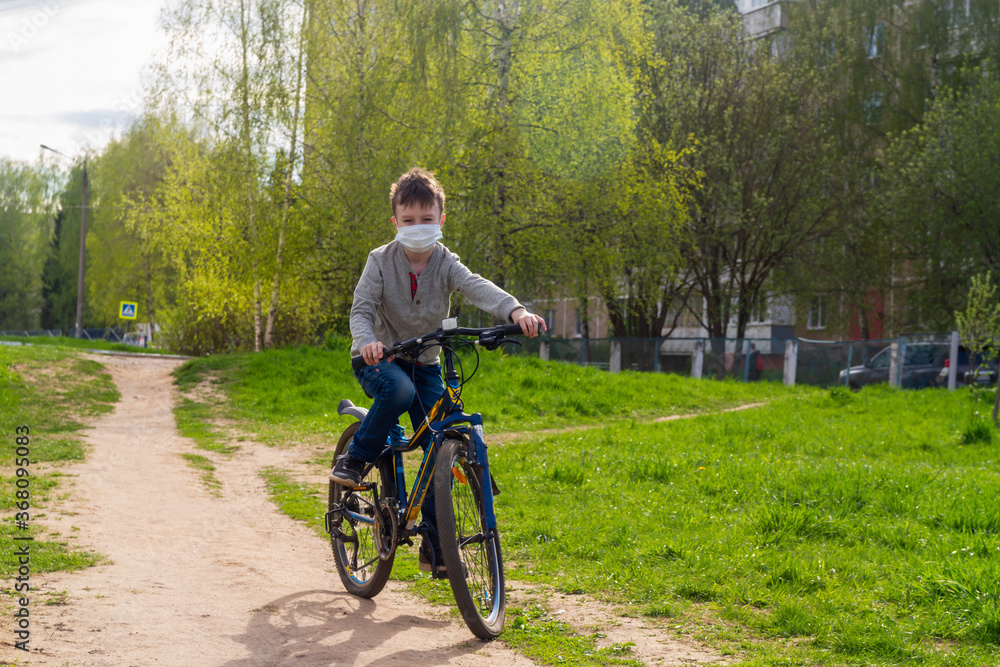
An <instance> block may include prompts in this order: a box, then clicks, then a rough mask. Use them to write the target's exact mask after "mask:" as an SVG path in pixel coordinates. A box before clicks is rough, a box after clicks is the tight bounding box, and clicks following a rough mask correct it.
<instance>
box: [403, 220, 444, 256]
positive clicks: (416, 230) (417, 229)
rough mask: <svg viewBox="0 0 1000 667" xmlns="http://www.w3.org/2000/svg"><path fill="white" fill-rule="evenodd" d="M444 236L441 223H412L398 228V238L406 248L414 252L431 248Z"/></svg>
mask: <svg viewBox="0 0 1000 667" xmlns="http://www.w3.org/2000/svg"><path fill="white" fill-rule="evenodd" d="M443 236H444V235H443V234H442V233H441V227H440V225H436V224H429V225H410V226H408V227H399V228H397V230H396V240H397V241H399V242H400V243H402V244H403V247H404V248H406V249H407V250H410V251H412V252H426V251H428V250H430V249H431V248H433V247H434V244H435V243H437V242H438V241H440V240H441V238H442V237H443Z"/></svg>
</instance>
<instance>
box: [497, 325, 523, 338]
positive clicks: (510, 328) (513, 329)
mask: <svg viewBox="0 0 1000 667" xmlns="http://www.w3.org/2000/svg"><path fill="white" fill-rule="evenodd" d="M498 328H499V329H500V331H502V332H503V335H504V336H515V335H518V334H521V335H523V334H524V332H523V331H521V325H520V324H504V325H503V326H501V327H498Z"/></svg>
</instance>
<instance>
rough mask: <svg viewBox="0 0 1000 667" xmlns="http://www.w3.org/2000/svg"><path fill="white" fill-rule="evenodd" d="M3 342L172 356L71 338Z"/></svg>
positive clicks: (7, 338) (19, 338)
mask: <svg viewBox="0 0 1000 667" xmlns="http://www.w3.org/2000/svg"><path fill="white" fill-rule="evenodd" d="M0 340H2V341H11V342H15V343H22V344H24V345H29V346H31V347H38V346H50V347H58V348H75V349H79V350H112V351H115V352H135V353H138V354H171V353H170V351H169V350H160V349H157V348H151V347H135V346H133V345H126V344H125V343H114V342H111V341H106V340H89V339H87V338H73V337H71V336H0Z"/></svg>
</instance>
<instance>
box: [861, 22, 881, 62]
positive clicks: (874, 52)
mask: <svg viewBox="0 0 1000 667" xmlns="http://www.w3.org/2000/svg"><path fill="white" fill-rule="evenodd" d="M865 41H866V47H867V50H868V57H869V58H881V57H882V52H883V51H884V50H885V24H884V23H878V24H876V25H875V27H874V28H872V29H871V30H869V31H868V35H867V37H866V40H865Z"/></svg>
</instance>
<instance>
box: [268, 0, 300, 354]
mask: <svg viewBox="0 0 1000 667" xmlns="http://www.w3.org/2000/svg"><path fill="white" fill-rule="evenodd" d="M308 13H309V10H308V3H307V4H306V5H305V6H304V7H303V8H302V25H301V27H300V30H299V62H298V64H297V66H296V68H295V69H296V81H295V111H294V112H293V115H292V143H291V148H289V151H288V168H287V171H286V173H285V199H284V201H283V202H282V207H281V227H280V228H279V229H278V250H277V253H276V256H275V264H276V266H275V270H274V286H273V287H272V288H271V306H270V308H268V311H267V327H266V329H265V330H264V347H271V345H272V344H273V335H274V317H275V314H276V313H277V311H278V290H279V289H280V287H281V269H282V254H283V252H284V249H285V228H286V227H287V225H288V211H289V209H290V208H291V205H292V172H293V171H294V170H295V142H296V139H297V135H298V129H299V100H300V99H301V94H302V54H303V53H304V51H305V34H306V19H307V16H308Z"/></svg>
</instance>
